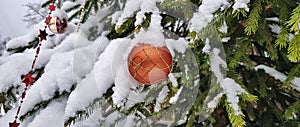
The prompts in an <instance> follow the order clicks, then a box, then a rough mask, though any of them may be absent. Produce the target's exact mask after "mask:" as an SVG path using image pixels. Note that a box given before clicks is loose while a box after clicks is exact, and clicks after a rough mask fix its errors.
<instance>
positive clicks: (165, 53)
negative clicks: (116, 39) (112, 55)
mask: <svg viewBox="0 0 300 127" xmlns="http://www.w3.org/2000/svg"><path fill="white" fill-rule="evenodd" d="M171 69H172V55H171V53H170V51H169V50H168V48H167V47H166V46H164V47H154V46H152V45H150V44H143V43H139V44H138V45H136V46H135V47H134V48H133V49H132V50H131V52H130V54H129V56H128V70H129V73H130V74H131V76H132V77H133V78H134V79H135V80H137V81H138V82H140V83H143V84H147V85H151V84H154V83H159V82H161V81H163V80H166V79H167V78H168V75H169V73H170V72H171Z"/></svg>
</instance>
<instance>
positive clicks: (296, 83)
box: [254, 65, 300, 91]
mask: <svg viewBox="0 0 300 127" xmlns="http://www.w3.org/2000/svg"><path fill="white" fill-rule="evenodd" d="M254 69H255V70H256V71H257V70H259V69H262V70H264V71H265V72H266V73H267V74H269V75H270V76H272V77H274V78H275V79H278V80H279V81H281V82H284V81H285V80H286V79H287V76H286V75H285V74H283V73H281V72H279V71H277V70H275V69H274V68H271V67H268V66H266V65H257V66H256V67H254ZM292 88H294V89H296V90H297V91H300V78H299V77H295V78H294V80H293V81H292Z"/></svg>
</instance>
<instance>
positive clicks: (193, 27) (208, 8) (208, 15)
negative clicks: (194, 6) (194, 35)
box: [189, 0, 229, 32]
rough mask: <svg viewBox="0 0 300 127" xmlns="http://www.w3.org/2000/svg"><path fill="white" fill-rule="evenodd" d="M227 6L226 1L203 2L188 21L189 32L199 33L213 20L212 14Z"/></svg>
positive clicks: (207, 0)
mask: <svg viewBox="0 0 300 127" xmlns="http://www.w3.org/2000/svg"><path fill="white" fill-rule="evenodd" d="M228 5H229V3H228V2H227V0H203V1H202V4H201V5H200V6H199V8H198V12H196V13H194V14H193V17H192V19H191V20H190V28H189V29H190V31H196V32H200V31H201V30H202V29H203V28H204V27H206V26H207V25H208V24H209V23H210V22H211V21H212V20H213V17H214V15H213V13H215V12H216V11H217V10H219V9H220V8H223V7H225V6H228Z"/></svg>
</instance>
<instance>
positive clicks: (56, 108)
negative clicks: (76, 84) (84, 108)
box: [26, 99, 66, 127]
mask: <svg viewBox="0 0 300 127" xmlns="http://www.w3.org/2000/svg"><path fill="white" fill-rule="evenodd" d="M65 106H66V99H63V100H58V101H53V102H52V103H50V104H49V105H48V106H47V107H46V108H45V109H44V110H42V111H41V112H39V113H38V114H37V115H36V116H35V118H34V119H33V120H32V122H31V123H30V124H28V125H27V126H26V127H43V126H47V127H63V126H64V119H63V116H64V108H65ZM45 120H47V124H45Z"/></svg>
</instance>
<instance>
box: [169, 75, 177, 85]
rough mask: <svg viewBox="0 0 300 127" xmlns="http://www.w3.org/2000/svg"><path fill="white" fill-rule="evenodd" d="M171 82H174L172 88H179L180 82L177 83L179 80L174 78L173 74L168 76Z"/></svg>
mask: <svg viewBox="0 0 300 127" xmlns="http://www.w3.org/2000/svg"><path fill="white" fill-rule="evenodd" d="M168 77H169V80H170V81H171V82H172V86H174V87H177V86H178V82H177V78H176V77H175V76H174V74H173V73H170V74H169V75H168Z"/></svg>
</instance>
